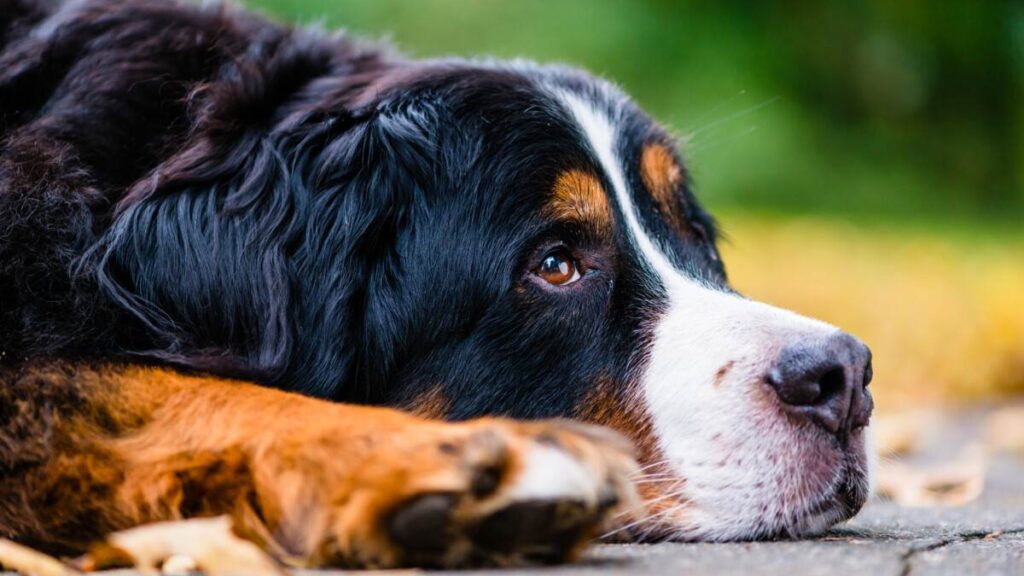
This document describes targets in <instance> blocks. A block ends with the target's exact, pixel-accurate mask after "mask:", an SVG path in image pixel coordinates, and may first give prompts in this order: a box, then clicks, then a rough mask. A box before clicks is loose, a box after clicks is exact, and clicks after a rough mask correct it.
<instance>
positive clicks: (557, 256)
mask: <svg viewBox="0 0 1024 576" xmlns="http://www.w3.org/2000/svg"><path fill="white" fill-rule="evenodd" d="M536 273H537V276H540V277H541V278H543V279H544V281H545V282H547V283H548V284H553V285H555V286H565V285H568V284H572V283H573V282H575V281H577V280H579V279H580V272H579V267H578V266H577V265H576V260H575V259H574V258H573V257H572V254H570V253H569V251H568V250H566V249H565V248H558V249H556V250H554V251H552V252H549V253H548V254H547V256H545V257H544V259H543V260H541V261H540V266H538V267H537V270H536Z"/></svg>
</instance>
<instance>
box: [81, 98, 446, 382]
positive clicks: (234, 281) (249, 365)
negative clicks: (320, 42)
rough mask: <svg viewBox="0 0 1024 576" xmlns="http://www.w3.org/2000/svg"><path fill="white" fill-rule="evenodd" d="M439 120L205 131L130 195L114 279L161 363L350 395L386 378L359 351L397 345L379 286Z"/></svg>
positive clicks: (426, 115)
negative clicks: (350, 385) (344, 388)
mask: <svg viewBox="0 0 1024 576" xmlns="http://www.w3.org/2000/svg"><path fill="white" fill-rule="evenodd" d="M434 118H435V114H434V111H433V108H431V107H429V106H419V105H418V106H409V105H406V106H398V105H377V106H372V107H368V108H365V109H362V110H355V111H352V110H348V111H345V110H343V111H339V112H337V113H334V114H330V115H326V114H323V113H316V112H312V113H308V114H307V113H303V112H301V111H299V112H295V113H294V114H293V116H292V117H287V118H284V119H283V120H282V119H278V120H277V122H276V124H275V126H274V127H272V128H270V129H267V128H265V127H261V126H260V125H259V124H258V123H252V122H250V123H241V124H238V126H239V127H240V128H242V129H241V130H240V131H232V135H231V136H230V137H228V136H227V135H225V134H218V133H217V132H216V130H214V131H213V132H212V133H207V134H204V135H203V137H201V138H198V139H197V140H196V141H194V142H193V143H192V145H191V146H190V147H187V148H186V149H184V150H183V151H182V152H181V153H180V154H178V155H177V156H176V157H175V158H174V159H172V160H170V161H169V162H167V163H165V164H164V165H163V166H162V167H160V168H159V169H158V170H157V171H155V172H154V174H153V176H152V177H151V178H148V179H146V180H145V181H143V182H142V183H140V184H139V185H138V186H136V187H135V189H134V190H132V192H131V193H130V194H129V195H128V196H127V197H126V198H125V200H124V201H123V202H122V204H121V205H120V208H119V213H118V215H117V218H116V220H115V222H114V225H113V226H112V228H111V231H110V232H109V234H108V235H107V237H106V238H105V242H104V243H103V247H102V253H101V254H100V257H99V266H98V275H99V281H100V284H101V286H102V287H103V288H104V289H105V291H106V292H107V293H108V294H109V295H110V296H111V298H112V299H113V300H114V301H115V302H116V303H117V304H118V305H119V306H120V307H122V308H124V309H126V310H128V311H129V312H130V313H132V314H133V315H134V316H136V317H137V318H138V319H139V320H140V321H141V323H142V325H143V326H144V330H145V332H146V333H148V335H149V336H150V337H151V338H152V340H153V349H152V350H147V351H145V352H146V353H148V354H153V355H156V356H159V357H161V358H162V359H164V360H169V361H172V362H177V363H181V364H185V365H187V366H190V367H194V368H199V369H206V370H216V371H218V372H221V373H225V372H227V373H232V374H237V375H240V376H245V377H249V378H254V379H257V380H260V381H265V382H270V383H273V384H277V385H280V386H284V387H289V388H300V389H302V390H303V391H306V392H309V393H315V394H319V395H337V394H338V393H339V390H338V387H339V386H340V385H341V383H342V382H344V381H345V380H347V379H349V376H351V373H352V372H353V371H356V372H360V373H361V375H363V376H366V374H367V373H368V372H373V373H380V371H381V370H383V369H384V366H383V365H373V364H375V361H371V360H367V358H366V357H365V356H362V355H361V356H356V351H359V350H366V349H369V348H375V349H376V348H378V347H377V346H367V342H368V341H372V340H374V339H375V338H378V339H380V338H383V339H385V340H386V339H387V336H385V335H386V334H387V333H388V327H389V321H388V318H387V315H388V313H389V307H388V306H386V305H382V303H381V302H380V301H379V300H378V299H377V297H376V290H377V288H378V287H379V288H380V289H381V290H382V292H381V293H387V292H388V285H389V284H392V283H394V282H395V278H396V274H397V273H398V271H399V269H400V266H399V258H398V254H397V253H396V250H395V238H396V236H397V235H398V234H399V233H407V232H408V224H409V217H410V211H412V210H415V209H416V207H417V206H421V205H422V202H419V201H418V200H417V199H418V197H420V196H421V195H422V194H423V192H424V190H426V189H427V188H429V181H430V178H431V177H432V174H433V165H434V162H433V154H434V150H435V149H436V143H435V142H433V141H432V140H431V138H430V127H431V126H433V125H435V123H434ZM370 294H373V295H374V297H373V298H371V297H370V296H368V295H370ZM300 330H301V331H302V333H303V336H302V338H301V339H296V338H295V337H294V336H295V333H296V332H297V331H300ZM200 343H201V344H202V347H200ZM356 343H358V344H356ZM380 344H381V345H385V343H384V342H380ZM382 362H384V363H386V361H382ZM283 374H289V375H291V376H292V381H290V382H283V381H280V380H279V378H280V377H281V376H282V375H283ZM360 381H364V382H365V381H368V380H367V379H366V378H360Z"/></svg>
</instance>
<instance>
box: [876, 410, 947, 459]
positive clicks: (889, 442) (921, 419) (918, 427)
mask: <svg viewBox="0 0 1024 576" xmlns="http://www.w3.org/2000/svg"><path fill="white" fill-rule="evenodd" d="M938 421H939V416H938V415H937V414H936V413H934V412H930V411H907V412H900V413H896V414H886V415H879V416H875V417H874V418H872V421H871V435H872V439H873V441H874V445H875V451H876V452H877V453H878V454H879V455H881V456H905V455H908V454H913V453H914V452H917V451H918V450H920V449H921V447H922V445H923V443H924V440H925V439H926V438H928V436H929V435H930V434H931V432H932V431H933V430H934V429H935V427H936V425H937V423H938Z"/></svg>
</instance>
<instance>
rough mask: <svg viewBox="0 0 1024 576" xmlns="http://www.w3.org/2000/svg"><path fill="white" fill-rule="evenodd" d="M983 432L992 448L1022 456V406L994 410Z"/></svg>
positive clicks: (1023, 441) (1023, 417) (1023, 411)
mask: <svg viewBox="0 0 1024 576" xmlns="http://www.w3.org/2000/svg"><path fill="white" fill-rule="evenodd" d="M985 432H986V434H985V436H986V440H987V441H988V443H989V444H990V445H991V446H992V447H993V448H996V449H998V450H1006V451H1010V452H1016V453H1018V454H1022V455H1024V406H1011V407H1009V408H1000V409H999V410H996V411H995V412H993V413H992V414H991V415H989V417H988V421H987V422H986V425H985Z"/></svg>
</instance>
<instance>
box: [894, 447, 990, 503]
mask: <svg viewBox="0 0 1024 576" xmlns="http://www.w3.org/2000/svg"><path fill="white" fill-rule="evenodd" d="M987 467H988V466H987V460H986V458H985V456H984V451H983V450H981V449H980V448H978V447H975V448H972V449H971V450H969V451H968V453H967V454H966V455H965V456H963V457H961V458H960V459H958V460H956V461H952V462H943V463H941V464H937V465H930V466H915V465H911V464H907V463H904V462H883V463H882V464H881V465H880V466H879V470H878V482H877V491H878V494H879V495H880V496H882V497H884V498H889V499H891V500H893V501H894V502H896V503H897V504H901V505H903V506H963V505H965V504H968V503H970V502H973V501H974V500H976V499H977V498H978V496H980V495H981V493H982V490H983V489H984V487H985V474H986V471H987Z"/></svg>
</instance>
